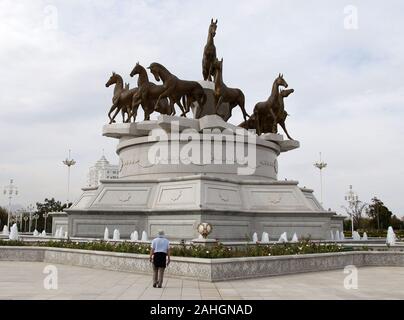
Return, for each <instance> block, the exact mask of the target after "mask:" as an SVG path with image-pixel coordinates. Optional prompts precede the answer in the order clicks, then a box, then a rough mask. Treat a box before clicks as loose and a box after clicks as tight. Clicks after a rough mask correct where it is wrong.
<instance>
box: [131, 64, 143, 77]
mask: <svg viewBox="0 0 404 320" xmlns="http://www.w3.org/2000/svg"><path fill="white" fill-rule="evenodd" d="M142 70H144V68H143V67H142V66H141V65H140V64H139V62H136V65H135V67H134V68H133V69H132V71H131V73H130V76H131V77H133V76H134V75H136V74H139V73H140V72H142Z"/></svg>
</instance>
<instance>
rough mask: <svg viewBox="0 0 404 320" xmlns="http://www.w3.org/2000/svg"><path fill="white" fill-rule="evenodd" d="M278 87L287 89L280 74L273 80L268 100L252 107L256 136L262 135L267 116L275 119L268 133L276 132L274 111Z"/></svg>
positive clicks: (277, 98) (277, 97) (277, 99)
mask: <svg viewBox="0 0 404 320" xmlns="http://www.w3.org/2000/svg"><path fill="white" fill-rule="evenodd" d="M280 86H283V87H285V88H287V87H288V83H287V82H286V81H285V79H283V75H282V74H279V76H278V77H277V78H276V79H275V81H274V83H273V85H272V91H271V95H270V96H269V98H268V99H267V100H266V101H262V102H258V103H257V104H256V105H255V107H254V118H255V121H256V126H255V128H256V130H257V134H258V135H260V134H261V133H264V127H265V126H266V124H265V120H266V119H267V117H268V115H271V116H272V118H273V119H275V121H274V122H273V125H272V128H271V130H270V132H274V131H276V124H277V117H276V114H275V112H274V110H275V109H276V104H277V103H278V101H279V87H280Z"/></svg>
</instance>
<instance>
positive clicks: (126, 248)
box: [0, 240, 352, 259]
mask: <svg viewBox="0 0 404 320" xmlns="http://www.w3.org/2000/svg"><path fill="white" fill-rule="evenodd" d="M0 246H39V247H54V248H69V249H81V250H94V251H111V252H126V253H137V254H150V244H145V243H133V242H107V241H92V242H75V241H71V240H62V241H37V242H24V241H5V240H0ZM350 250H352V248H349V247H348V248H347V247H344V246H341V245H338V244H335V243H321V242H312V241H310V240H302V241H300V242H298V243H284V244H280V243H276V244H268V245H260V244H253V245H251V244H246V245H244V246H234V247H231V246H224V245H223V244H221V243H218V244H217V245H215V246H212V247H204V246H199V245H185V244H181V245H172V246H171V255H172V256H180V257H194V258H210V259H215V258H232V257H260V256H281V255H298V254H309V253H327V252H341V251H350Z"/></svg>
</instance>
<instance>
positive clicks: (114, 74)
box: [105, 71, 118, 88]
mask: <svg viewBox="0 0 404 320" xmlns="http://www.w3.org/2000/svg"><path fill="white" fill-rule="evenodd" d="M117 80H118V77H117V74H116V73H115V72H113V71H112V75H111V77H110V78H109V80H108V81H107V83H106V84H105V86H106V87H107V88H108V87H109V86H110V85H112V84H114V83H116V82H117Z"/></svg>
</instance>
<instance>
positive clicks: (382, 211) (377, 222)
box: [367, 197, 393, 230]
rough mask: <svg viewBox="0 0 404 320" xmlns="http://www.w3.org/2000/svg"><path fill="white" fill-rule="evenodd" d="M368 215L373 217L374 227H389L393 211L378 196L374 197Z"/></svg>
mask: <svg viewBox="0 0 404 320" xmlns="http://www.w3.org/2000/svg"><path fill="white" fill-rule="evenodd" d="M367 215H368V216H369V218H371V219H372V225H373V227H375V228H377V230H379V229H387V228H388V227H389V226H390V225H391V217H392V215H393V213H392V212H391V211H390V210H389V209H388V208H387V207H386V206H385V205H384V203H383V202H382V201H381V200H380V199H378V198H377V197H373V198H372V204H371V205H370V206H369V209H368V211H367Z"/></svg>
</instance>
